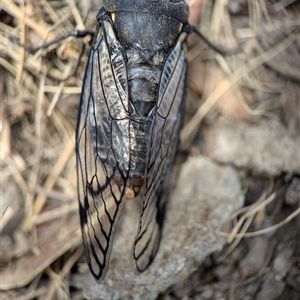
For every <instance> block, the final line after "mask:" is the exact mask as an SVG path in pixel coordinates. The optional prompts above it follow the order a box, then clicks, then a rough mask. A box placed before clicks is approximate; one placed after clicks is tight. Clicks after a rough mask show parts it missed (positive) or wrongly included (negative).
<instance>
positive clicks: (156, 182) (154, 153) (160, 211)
mask: <svg viewBox="0 0 300 300" xmlns="http://www.w3.org/2000/svg"><path fill="white" fill-rule="evenodd" d="M185 38H186V33H185V32H182V33H181V34H180V36H179V38H178V41H177V43H176V45H175V47H174V48H173V50H172V51H171V52H170V54H169V56H168V58H167V59H166V61H165V64H164V67H163V71H162V75H161V78H160V86H159V93H158V102H157V107H156V111H155V113H154V114H155V115H154V121H153V124H152V128H151V131H150V142H149V148H148V150H147V153H148V157H147V163H146V166H147V169H146V174H145V194H144V196H143V205H142V210H141V216H140V223H139V227H138V232H137V236H136V238H135V241H134V245H133V250H132V255H133V261H134V263H135V266H136V268H137V270H138V271H140V272H143V271H144V270H145V269H146V268H147V267H148V266H149V265H150V264H151V263H152V261H153V260H154V258H155V255H156V253H157V251H158V248H159V243H160V239H161V235H162V227H163V222H164V218H165V208H166V204H167V194H166V190H167V185H168V179H169V172H170V168H171V166H172V163H173V161H174V158H175V154H176V150H177V145H178V138H179V130H180V127H181V123H182V114H183V102H184V101H183V100H184V96H185V82H186V59H185V49H184V46H185V45H184V41H185Z"/></svg>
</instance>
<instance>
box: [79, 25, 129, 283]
mask: <svg viewBox="0 0 300 300" xmlns="http://www.w3.org/2000/svg"><path fill="white" fill-rule="evenodd" d="M120 49H121V46H120V44H119V42H118V40H117V38H116V37H115V34H114V31H113V28H112V25H111V24H110V22H109V21H106V20H100V21H99V25H98V28H97V31H96V36H95V40H94V42H93V45H92V48H91V51H90V55H89V59H88V64H87V68H86V73H85V77H84V82H83V89H82V94H81V102H80V111H79V116H78V123H77V136H76V154H77V174H78V175H77V176H78V196H79V212H80V221H81V229H82V236H83V243H84V247H85V253H86V258H87V263H88V265H89V268H90V270H91V272H92V274H93V276H94V277H95V279H96V280H97V281H101V280H102V279H103V278H104V276H105V273H106V271H107V267H108V261H109V257H110V253H111V249H112V242H113V237H114V234H115V230H116V226H117V224H118V221H119V218H120V216H121V213H122V210H123V207H124V204H125V199H124V188H123V187H122V186H126V180H127V178H128V172H127V171H124V170H129V158H128V155H124V153H125V152H126V149H128V148H126V147H128V145H129V143H130V133H129V131H130V130H129V126H130V122H129V119H128V117H127V116H128V113H127V109H128V88H127V74H126V66H125V60H124V57H123V54H122V53H123V52H122V51H121V50H120ZM120 181H121V182H122V183H123V184H120Z"/></svg>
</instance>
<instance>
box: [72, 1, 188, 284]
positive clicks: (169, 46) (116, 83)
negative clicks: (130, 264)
mask: <svg viewBox="0 0 300 300" xmlns="http://www.w3.org/2000/svg"><path fill="white" fill-rule="evenodd" d="M187 19H188V6H187V4H186V3H185V2H184V1H182V0H178V1H175V0H174V1H166V0H156V1H154V0H153V1H143V0H126V1H122V0H111V1H110V0H106V1H103V7H102V8H101V9H100V10H99V12H98V14H97V27H96V31H95V34H94V38H93V42H92V44H91V50H90V54H89V58H88V62H87V66H86V71H85V76H84V81H83V88H82V93H81V100H80V108H79V116H78V124H77V135H76V154H77V173H78V194H79V212H80V220H81V229H82V237H83V243H84V247H85V254H86V259H87V263H88V265H89V268H90V270H91V273H92V274H93V276H94V277H95V279H96V280H97V281H98V282H99V281H101V280H102V279H103V278H104V277H105V274H106V271H107V268H108V263H109V258H110V254H111V250H112V244H113V238H114V234H115V231H116V228H117V225H118V222H119V219H120V217H121V214H122V211H123V208H124V205H125V203H126V200H127V199H131V198H135V197H136V196H137V195H138V194H139V193H141V194H142V197H143V201H142V208H141V213H140V220H139V222H138V221H137V225H138V226H137V227H138V229H137V235H136V238H135V240H134V244H133V248H132V259H133V261H134V264H135V266H136V268H137V270H138V271H140V272H142V271H144V270H145V269H146V268H147V267H148V266H149V265H150V264H151V263H152V262H153V260H154V258H155V256H156V254H157V251H158V248H159V244H160V240H161V237H162V228H163V223H164V218H165V213H166V204H167V198H168V197H167V192H166V191H167V190H168V181H169V177H170V169H171V166H172V163H173V161H174V157H175V154H176V149H177V145H178V140H179V131H180V127H181V124H182V116H183V110H184V108H183V102H184V97H185V82H186V68H187V63H186V58H185V56H186V54H185V48H186V46H185V40H186V37H187V34H188V33H189V30H190V29H189V28H190V27H189V26H188V24H187Z"/></svg>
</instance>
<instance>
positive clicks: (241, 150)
mask: <svg viewBox="0 0 300 300" xmlns="http://www.w3.org/2000/svg"><path fill="white" fill-rule="evenodd" d="M204 144H205V149H204V152H205V154H207V155H208V156H209V157H211V158H214V159H216V160H218V161H220V162H222V163H230V164H233V165H235V166H237V167H242V168H246V169H251V170H252V171H253V173H257V174H267V175H272V176H274V175H279V174H281V173H282V172H289V173H295V174H300V160H299V147H300V135H299V133H298V135H294V136H292V135H290V134H289V131H288V129H287V128H285V127H284V126H283V125H282V124H281V123H280V122H279V121H277V120H275V119H268V120H259V121H257V122H255V123H250V122H246V121H226V120H225V119H221V120H220V121H218V122H216V123H215V124H213V125H212V127H210V128H209V129H208V130H207V131H206V132H205V143H204Z"/></svg>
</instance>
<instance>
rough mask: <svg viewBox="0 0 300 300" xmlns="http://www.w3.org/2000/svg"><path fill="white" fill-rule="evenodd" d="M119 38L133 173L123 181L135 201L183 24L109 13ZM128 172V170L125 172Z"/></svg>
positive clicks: (130, 13)
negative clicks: (161, 88) (163, 84)
mask: <svg viewBox="0 0 300 300" xmlns="http://www.w3.org/2000/svg"><path fill="white" fill-rule="evenodd" d="M109 15H110V18H111V21H112V24H113V27H114V31H115V34H116V37H117V39H118V41H119V42H120V44H121V45H122V48H123V50H124V54H125V57H126V70H127V83H128V98H129V107H128V113H129V119H130V131H131V132H130V140H131V141H130V143H129V148H128V149H127V150H128V156H129V157H130V163H129V173H128V178H127V180H126V182H125V181H124V180H122V177H121V176H120V177H119V179H120V180H119V182H118V185H119V186H120V189H123V188H124V184H125V185H126V186H125V197H126V198H127V199H131V198H134V197H136V196H137V195H138V193H139V191H140V190H141V188H142V185H143V182H144V176H145V169H146V160H147V153H148V149H149V140H150V136H149V135H150V131H151V125H152V123H153V116H154V114H155V110H156V105H157V100H158V90H159V84H160V77H161V72H162V68H163V64H164V62H165V60H166V57H167V55H168V54H169V53H170V51H171V49H172V47H173V46H174V44H175V43H176V40H177V38H178V35H179V33H180V31H181V28H182V23H181V22H180V21H179V20H177V19H175V18H170V17H169V16H167V15H164V14H159V13H151V12H149V11H145V12H144V11H143V10H140V9H139V10H138V11H135V10H133V11H122V10H121V11H118V9H117V8H116V9H115V10H114V12H112V13H109ZM124 171H125V170H124Z"/></svg>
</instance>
